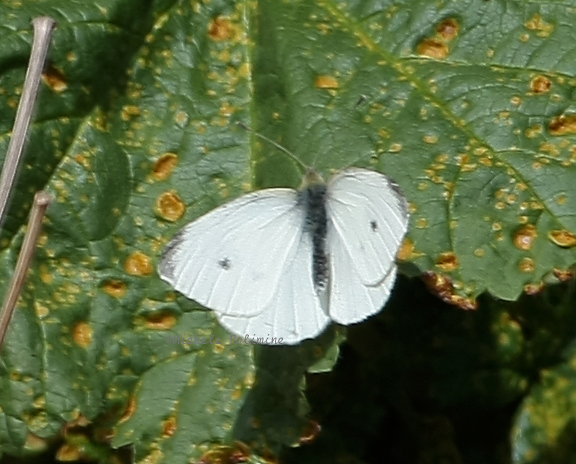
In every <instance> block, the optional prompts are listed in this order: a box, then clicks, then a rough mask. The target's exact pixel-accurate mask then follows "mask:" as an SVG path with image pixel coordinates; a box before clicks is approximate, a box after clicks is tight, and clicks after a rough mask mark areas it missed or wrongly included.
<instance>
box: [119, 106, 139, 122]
mask: <svg viewBox="0 0 576 464" xmlns="http://www.w3.org/2000/svg"><path fill="white" fill-rule="evenodd" d="M139 115H140V108H138V107H137V106H136V105H124V106H123V107H122V120H124V121H129V120H130V119H131V118H133V117H135V116H139Z"/></svg>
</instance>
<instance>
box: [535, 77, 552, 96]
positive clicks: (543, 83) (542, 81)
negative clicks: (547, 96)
mask: <svg viewBox="0 0 576 464" xmlns="http://www.w3.org/2000/svg"><path fill="white" fill-rule="evenodd" d="M550 87H552V82H551V81H550V79H548V78H547V77H546V76H542V75H539V76H536V77H535V78H534V79H532V81H531V82H530V89H531V90H532V92H534V93H546V92H548V91H549V90H550Z"/></svg>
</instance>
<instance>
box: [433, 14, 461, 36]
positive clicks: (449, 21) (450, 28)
mask: <svg viewBox="0 0 576 464" xmlns="http://www.w3.org/2000/svg"><path fill="white" fill-rule="evenodd" d="M459 30H460V24H458V21H457V20H456V19H454V18H446V19H443V20H442V21H440V24H438V26H437V27H436V32H437V33H438V35H439V36H440V37H442V38H443V39H444V40H445V41H446V42H450V41H451V40H452V39H454V37H456V36H457V35H458V31H459Z"/></svg>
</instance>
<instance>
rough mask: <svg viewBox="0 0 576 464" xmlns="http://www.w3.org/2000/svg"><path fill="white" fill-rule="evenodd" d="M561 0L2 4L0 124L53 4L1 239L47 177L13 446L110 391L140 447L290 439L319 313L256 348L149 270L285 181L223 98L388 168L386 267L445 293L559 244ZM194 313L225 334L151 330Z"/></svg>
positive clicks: (8, 265)
mask: <svg viewBox="0 0 576 464" xmlns="http://www.w3.org/2000/svg"><path fill="white" fill-rule="evenodd" d="M574 8H576V4H572V3H570V2H568V3H547V4H543V5H539V4H537V3H529V2H523V3H518V4H516V3H501V2H496V1H488V2H486V1H483V0H470V1H458V2H456V1H453V2H449V1H445V2H428V1H425V0H422V1H385V0H383V1H380V2H378V1H356V2H354V1H350V2H340V3H335V2H329V1H318V2H313V1H304V0H301V1H284V2H281V1H274V0H262V1H260V2H240V1H234V0H212V1H209V2H186V1H177V0H164V1H156V2H154V1H152V0H104V1H100V2H98V3H97V4H90V3H89V2H88V3H85V2H72V1H69V0H68V1H55V0H45V1H42V2H38V1H34V2H33V1H23V2H19V3H13V4H12V3H8V2H5V3H3V4H2V5H0V17H2V18H6V20H5V26H4V28H3V29H2V31H0V63H1V66H0V90H2V92H0V114H1V115H2V118H1V121H0V124H2V126H1V127H2V132H3V133H4V134H5V135H4V136H3V137H2V138H1V140H2V145H3V146H5V145H6V144H7V139H8V131H9V127H10V124H11V121H12V120H13V115H14V108H15V105H14V104H15V101H16V100H17V96H18V95H19V93H20V90H19V89H20V88H21V82H22V81H23V74H24V65H25V62H26V59H27V55H28V53H29V43H30V41H31V33H30V30H29V26H28V24H29V21H30V19H31V18H32V17H34V16H36V15H38V14H48V15H51V16H53V17H55V18H56V19H57V20H58V22H59V28H58V30H57V31H56V34H55V39H54V45H53V48H52V53H51V66H50V68H49V69H48V74H49V75H50V76H51V79H50V80H49V85H48V86H45V87H47V88H44V92H43V95H42V98H41V101H40V105H39V110H38V118H37V122H36V123H35V124H34V127H33V131H32V134H31V136H30V140H31V144H30V148H29V150H28V158H27V165H26V166H25V168H24V169H23V172H22V178H21V180H20V182H19V186H18V190H17V194H16V196H15V197H14V198H15V199H14V203H13V207H12V209H11V214H10V220H9V222H8V223H7V231H5V232H4V235H3V237H4V242H3V243H2V246H3V247H4V251H3V253H2V255H1V256H0V259H1V260H2V267H1V269H0V272H1V274H0V277H1V281H2V285H3V286H2V288H5V285H6V282H7V280H8V279H9V277H10V275H11V270H12V269H13V265H14V261H15V254H16V251H17V250H18V248H19V245H20V243H21V237H22V230H21V229H22V225H23V222H24V218H25V216H26V211H27V209H28V206H29V204H30V202H31V198H32V195H33V192H34V190H36V189H38V188H41V187H42V188H44V187H45V188H46V189H48V190H49V191H50V192H52V193H53V194H54V196H55V198H56V201H55V203H54V204H53V206H52V207H51V209H50V211H49V216H48V220H47V226H46V228H45V232H44V235H43V238H42V241H41V248H40V249H39V251H38V253H37V257H36V261H35V264H34V268H33V270H32V274H31V276H30V278H29V280H28V283H27V286H26V289H25V292H24V294H23V297H22V299H21V304H20V307H19V309H18V311H17V313H16V316H15V318H14V321H13V323H12V326H11V329H10V333H9V334H8V338H7V342H6V346H5V348H4V351H3V354H2V361H3V362H2V364H1V365H0V374H1V376H0V379H1V382H2V388H1V390H0V406H1V407H2V409H1V411H0V416H1V418H2V420H0V444H1V445H2V450H3V451H6V452H9V453H14V454H20V453H22V452H23V450H24V449H26V448H27V449H31V443H37V440H38V438H40V439H44V440H48V439H51V438H53V437H54V436H56V435H57V434H59V433H60V430H61V428H62V426H63V424H66V423H71V422H75V421H79V420H80V419H81V418H87V419H88V421H92V422H93V423H94V424H95V425H96V426H98V425H100V424H103V423H104V422H105V421H104V420H103V419H102V417H103V416H105V415H106V414H107V413H109V412H110V411H115V412H116V417H118V416H119V415H120V411H122V410H124V415H123V417H122V420H121V421H120V424H119V426H118V427H117V429H116V432H115V433H116V436H115V439H114V440H115V444H116V445H121V444H128V443H134V444H135V453H136V456H137V457H138V458H139V459H140V458H141V459H145V457H148V458H149V459H154V460H156V461H161V460H162V459H165V460H166V462H168V461H169V462H175V463H177V462H187V461H188V460H190V459H197V458H199V457H200V456H201V455H203V454H206V453H210V452H211V450H212V449H213V446H217V445H218V444H219V443H229V442H231V441H232V440H233V439H238V438H241V439H244V440H246V441H250V442H251V444H253V445H254V447H255V448H257V447H258V446H264V445H265V444H266V445H268V446H270V447H271V448H274V449H275V450H277V449H278V448H277V446H278V445H279V444H292V443H294V442H295V441H296V440H297V438H298V436H299V435H300V433H301V427H302V425H303V418H304V415H305V402H304V401H303V399H302V398H301V397H300V392H301V389H302V388H303V385H304V384H303V382H302V375H303V373H304V372H305V371H306V370H307V369H308V368H309V367H310V366H312V365H313V364H316V366H319V365H322V358H323V357H324V354H325V353H328V356H329V358H330V359H331V360H334V359H335V355H334V353H335V351H334V345H333V343H332V342H331V339H332V336H333V334H332V333H331V332H329V333H327V334H326V337H325V338H322V339H320V340H319V341H318V342H309V343H306V344H304V345H303V347H301V348H298V347H297V348H290V347H287V348H280V347H268V348H266V347H264V348H260V349H258V351H257V353H256V354H254V353H253V347H252V346H251V345H248V346H245V345H230V344H229V343H228V342H229V340H228V339H226V337H227V335H225V333H224V332H223V331H222V329H221V328H220V327H219V325H218V324H217V322H216V320H215V318H214V316H213V315H212V314H211V313H210V312H207V311H205V310H203V309H202V308H199V307H198V306H197V305H195V304H194V303H193V302H190V301H188V300H186V299H185V298H183V297H181V296H179V295H177V294H176V293H175V292H174V291H172V290H171V289H170V288H169V287H168V286H167V285H166V284H165V283H163V282H161V281H160V280H159V279H158V277H157V276H156V273H155V265H156V264H157V262H158V258H159V255H160V253H161V250H162V248H163V246H164V245H165V244H166V243H167V241H168V240H169V239H170V238H171V237H172V236H173V235H174V233H175V232H176V231H177V230H178V229H180V228H181V227H182V226H183V225H184V224H185V223H186V222H187V221H189V220H192V219H194V218H196V217H198V216H199V215H201V214H202V213H204V212H206V211H208V210H210V209H211V208H213V207H215V206H216V205H218V204H220V203H222V202H224V201H226V200H228V199H231V198H234V197H236V196H238V195H240V194H242V193H243V192H245V191H247V190H250V189H254V188H260V187H268V186H278V185H282V186H292V187H297V186H298V185H299V183H300V180H301V179H300V175H299V173H298V170H297V169H296V167H295V166H294V165H293V163H292V162H290V160H288V159H286V157H285V156H284V155H282V154H281V153H280V152H279V151H278V150H276V149H275V148H274V147H272V146H270V145H266V144H262V143H261V142H259V141H257V140H256V139H254V138H252V137H250V135H249V134H248V133H247V132H245V131H243V130H241V129H239V128H238V127H237V125H236V122H238V121H243V122H245V123H247V124H248V125H250V126H251V127H253V128H255V129H257V130H258V131H260V132H262V133H264V134H266V135H267V136H269V137H271V138H273V139H275V140H277V141H279V142H280V143H282V144H283V145H285V146H286V147H287V148H289V149H290V150H292V151H293V152H294V153H295V154H296V156H298V157H300V158H301V159H302V160H303V161H304V162H306V163H308V164H312V165H314V166H315V167H317V168H318V169H319V170H320V171H321V172H322V173H323V174H325V175H326V176H329V175H330V173H331V172H333V171H335V170H338V169H341V168H343V167H346V166H349V165H352V164H354V165H359V166H368V167H372V168H374V169H378V170H381V171H383V172H386V173H387V174H389V175H390V176H391V177H392V178H394V179H395V180H396V181H397V182H398V183H399V184H400V186H401V187H402V189H403V191H404V192H405V194H406V196H407V198H408V200H409V202H410V208H411V211H412V217H411V223H410V232H409V234H408V237H407V239H406V243H405V247H404V249H403V252H402V256H401V257H402V259H403V260H404V262H405V264H406V265H405V266H404V267H403V269H405V270H407V271H408V272H415V273H421V272H425V271H427V272H432V273H434V274H435V275H436V276H437V277H436V280H435V281H434V282H435V286H436V289H437V290H438V291H439V292H440V293H441V295H442V296H443V297H444V299H446V300H448V301H451V302H454V303H458V304H460V305H462V306H470V305H472V304H473V300H474V298H475V297H476V296H477V295H478V294H480V293H481V292H483V291H485V290H488V291H490V292H491V293H493V294H494V295H496V296H498V297H501V298H505V299H515V298H517V297H518V296H519V295H520V293H521V292H522V291H523V289H524V288H525V287H526V286H530V287H529V288H533V287H534V286H538V285H539V284H540V282H541V281H542V280H543V279H544V278H546V277H547V276H549V275H550V274H552V273H553V272H554V270H555V269H559V270H565V269H567V268H568V267H569V266H571V265H572V264H573V263H574V261H576V259H575V258H576V255H575V252H574V248H573V245H574V244H575V242H576V241H575V238H574V237H575V236H574V233H573V231H575V232H576V223H575V220H574V215H573V213H572V211H573V210H574V209H575V207H576V199H575V198H573V194H572V190H571V188H572V185H573V182H571V179H572V177H573V169H574V168H573V162H574V156H573V151H574V150H573V149H574V136H573V134H574V133H575V132H576V129H574V126H575V124H576V122H575V119H574V117H573V116H571V110H572V109H573V108H572V106H573V105H572V98H573V91H572V89H573V86H574V81H573V79H572V76H573V75H574V70H576V63H575V60H574V59H573V58H572V55H573V47H574V46H573V41H572V29H573V27H572V26H573V24H574V22H575V21H574V20H575V13H574V11H575V10H574ZM571 53H572V55H571ZM0 148H1V147H0ZM1 151H2V152H3V151H4V150H1ZM440 274H446V278H445V279H444V282H446V284H445V285H443V286H442V287H441V288H440V285H439V284H438V282H440V281H441V279H442V278H441V277H438V275H440ZM210 334H212V335H216V334H219V335H220V338H222V340H226V343H224V344H212V343H207V344H204V345H202V344H198V343H192V344H186V345H183V344H177V345H175V344H171V343H169V342H167V337H168V336H169V335H170V336H180V337H182V338H188V337H193V339H194V340H195V337H196V335H198V336H199V337H200V336H204V337H209V336H210ZM513 335H514V334H511V336H513ZM277 353H279V357H278V359H279V361H278V362H277V363H274V362H272V361H271V359H274V356H275V355H276V354H277ZM318 363H319V364H318ZM323 368H324V369H326V366H325V365H323ZM283 369H284V370H285V372H283V373H282V375H280V373H279V371H282V370H283ZM510 378H511V379H512V380H511V382H512V383H514V382H516V380H517V379H518V378H519V377H518V376H517V375H516V374H515V373H512V374H511V375H510ZM254 379H256V386H254V383H253V381H254ZM278 379H283V382H279V381H278ZM259 385H260V386H259ZM511 390H512V392H511V395H512V396H513V395H515V394H516V392H517V391H518V390H517V389H515V388H512V389H511ZM270 398H277V399H278V401H276V402H275V401H270ZM125 409H126V410H125ZM262 424H264V425H262ZM183 443H184V445H183Z"/></svg>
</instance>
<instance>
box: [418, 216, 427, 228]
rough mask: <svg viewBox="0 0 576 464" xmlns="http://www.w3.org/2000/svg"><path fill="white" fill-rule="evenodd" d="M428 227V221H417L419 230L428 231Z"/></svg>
mask: <svg viewBox="0 0 576 464" xmlns="http://www.w3.org/2000/svg"><path fill="white" fill-rule="evenodd" d="M427 227H428V219H426V218H420V219H418V220H417V221H416V228H417V229H426V228H427Z"/></svg>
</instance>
